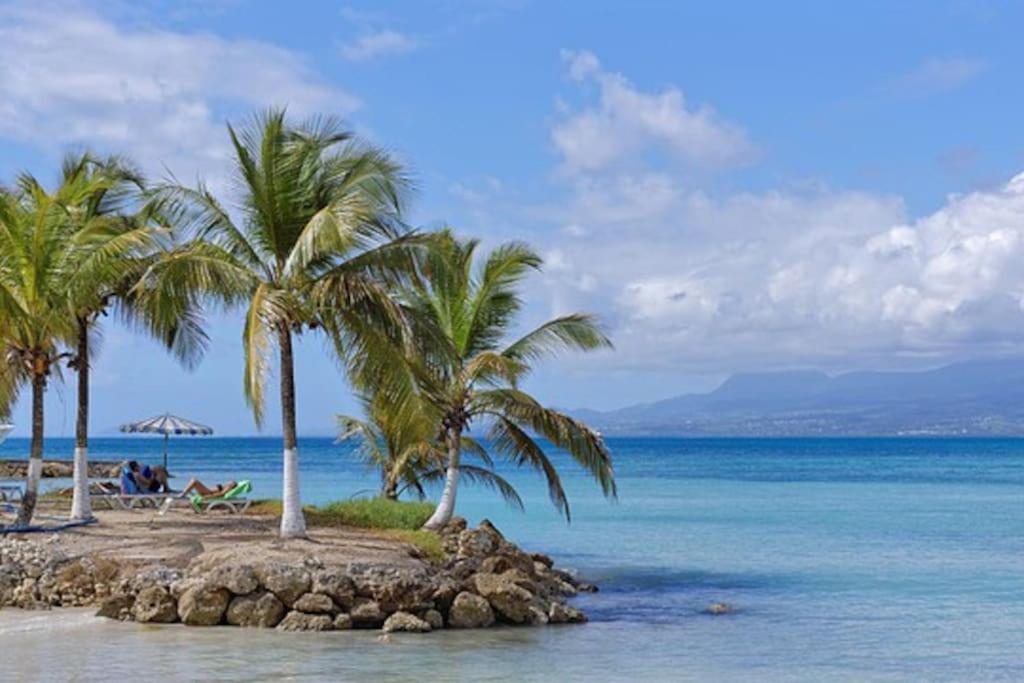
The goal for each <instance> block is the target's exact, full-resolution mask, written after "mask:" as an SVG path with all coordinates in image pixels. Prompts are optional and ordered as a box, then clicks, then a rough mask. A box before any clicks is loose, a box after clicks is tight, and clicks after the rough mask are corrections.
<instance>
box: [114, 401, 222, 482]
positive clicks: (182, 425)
mask: <svg viewBox="0 0 1024 683" xmlns="http://www.w3.org/2000/svg"><path fill="white" fill-rule="evenodd" d="M121 431H122V432H125V433H126V434H163V435H164V469H165V470H166V469H167V439H168V438H169V437H170V436H171V434H188V435H190V436H207V435H210V434H213V429H212V428H211V427H207V426H206V425H201V424H199V423H198V422H193V421H192V420H186V419H185V418H183V417H178V416H177V415H171V414H170V413H164V414H163V415H157V416H156V417H151V418H149V419H148V420H140V421H138V422H129V423H128V424H123V425H121Z"/></svg>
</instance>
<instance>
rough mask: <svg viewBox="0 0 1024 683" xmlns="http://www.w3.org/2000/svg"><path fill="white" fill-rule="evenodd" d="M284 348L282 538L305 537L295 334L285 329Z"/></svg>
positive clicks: (282, 352)
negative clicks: (296, 399) (294, 352)
mask: <svg viewBox="0 0 1024 683" xmlns="http://www.w3.org/2000/svg"><path fill="white" fill-rule="evenodd" d="M279 345H280V347H281V422H282V425H281V434H282V436H283V437H284V477H283V491H282V494H281V498H282V501H283V502H282V513H281V537H282V538H294V537H297V536H299V537H301V536H305V535H306V518H305V516H304V515H303V514H302V499H301V497H300V495H299V449H298V440H297V438H296V436H295V360H294V358H293V356H292V334H291V331H290V330H289V329H288V328H287V327H284V328H282V329H281V330H280V332H279Z"/></svg>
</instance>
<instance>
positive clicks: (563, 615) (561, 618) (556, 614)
mask: <svg viewBox="0 0 1024 683" xmlns="http://www.w3.org/2000/svg"><path fill="white" fill-rule="evenodd" d="M586 620H587V615H586V614H584V613H583V612H582V611H581V610H578V609H576V608H575V607H570V606H569V605H566V604H564V603H561V602H553V603H551V607H550V608H548V621H549V622H550V623H552V624H582V623H584V622H586Z"/></svg>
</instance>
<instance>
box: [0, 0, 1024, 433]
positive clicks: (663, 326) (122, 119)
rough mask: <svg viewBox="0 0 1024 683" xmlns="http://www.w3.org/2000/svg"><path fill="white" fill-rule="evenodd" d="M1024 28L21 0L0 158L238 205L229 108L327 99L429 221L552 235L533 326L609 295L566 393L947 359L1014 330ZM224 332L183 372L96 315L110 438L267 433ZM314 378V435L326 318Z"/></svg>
mask: <svg viewBox="0 0 1024 683" xmlns="http://www.w3.org/2000/svg"><path fill="white" fill-rule="evenodd" d="M1021 25H1024V6H1022V5H1020V4H1019V3H1008V2H1007V3H1003V2H988V3H986V2H898V3H897V2H877V3H874V2H860V3H847V4H846V5H845V6H842V5H840V4H839V3H820V2H778V3H752V2H715V3H697V2H692V3H670V2H634V3H602V2H589V3H540V2H527V1H523V2H518V1H511V0H507V1H503V2H493V3H490V2H482V1H481V2H470V1H458V0H448V1H440V2H415V3H413V2H409V3H349V4H339V3H328V2H303V3H298V4H297V7H296V6H295V5H294V4H289V3H270V2H258V3H257V2H252V3H248V2H241V1H230V0H229V1H224V2H216V1H214V2H198V1H196V2H186V3H170V2H168V3H159V2H142V3H127V2H125V3H102V4H100V3H95V4H89V3H57V4H54V3H49V2H22V1H21V0H13V1H12V2H5V3H0V92H2V93H3V98H2V100H0V178H3V179H5V180H6V179H10V178H11V177H13V175H14V174H15V173H16V172H17V171H19V170H21V169H28V170H31V171H32V172H33V173H35V174H37V175H39V176H40V177H42V178H52V177H53V175H54V174H55V170H56V164H57V162H58V160H59V158H60V156H61V154H62V153H63V152H64V151H65V150H67V149H69V148H72V147H76V146H81V145H89V146H91V147H94V148H97V149H101V150H104V151H117V152H121V153H125V154H128V155H130V156H132V157H134V158H135V159H137V160H138V162H139V163H140V164H141V165H143V166H144V167H145V168H146V170H147V171H148V172H149V174H150V175H152V176H154V177H160V176H162V175H163V174H164V173H166V172H167V170H170V171H172V172H173V173H175V174H176V175H177V176H178V177H179V178H180V179H184V180H189V179H193V178H195V177H197V176H201V177H203V178H205V179H207V180H208V181H209V182H210V183H211V184H212V185H213V186H214V188H216V189H217V190H218V192H222V193H225V195H226V196H229V195H228V194H227V193H228V192H229V189H228V183H227V177H226V168H227V166H226V164H225V155H226V153H227V150H226V143H227V140H226V137H225V134H224V122H225V121H227V120H237V119H239V118H241V117H244V116H245V115H246V114H248V113H250V112H252V111H254V110H256V109H259V108H261V107H264V106H267V105H271V104H285V103H286V104H288V105H289V107H290V109H291V111H293V112H294V113H295V114H296V115H304V114H308V113H313V112H328V113H336V114H340V115H343V116H344V117H345V118H346V119H347V120H348V121H349V122H350V124H351V126H352V127H353V128H354V129H355V130H357V131H359V132H360V133H361V134H363V135H365V136H366V137H368V138H370V139H372V140H374V141H375V142H377V143H378V144H382V145H384V146H386V147H388V148H389V149H391V150H393V151H394V152H395V153H396V154H397V155H399V156H400V157H401V158H402V159H403V160H405V161H406V162H407V163H408V165H409V167H410V169H411V170H412V172H413V174H414V177H415V179H416V183H417V187H418V191H417V195H416V199H415V202H414V204H413V206H412V210H411V214H410V220H411V221H412V222H413V223H415V224H417V225H422V226H432V225H437V224H439V223H443V222H447V223H449V224H451V225H453V226H454V227H456V228H457V229H458V230H460V231H462V232H464V233H467V234H473V235H477V236H480V237H481V238H483V239H484V242H485V244H487V245H493V244H496V243H498V242H500V241H502V240H507V239H525V240H528V241H529V242H531V243H532V244H533V245H534V246H535V247H536V248H537V249H538V250H539V251H540V252H541V253H542V254H544V255H545V258H546V261H547V268H546V269H545V272H544V274H543V275H540V276H538V277H537V278H535V279H534V281H533V282H531V284H530V286H529V299H530V305H529V308H528V311H527V314H526V319H525V320H524V324H529V323H535V322H539V321H541V320H542V319H543V318H545V317H547V316H550V315H552V314H555V313H563V312H567V311H569V310H576V309H584V310H591V311H595V312H597V313H599V314H601V316H602V318H603V319H604V320H605V322H606V325H607V327H608V329H609V332H610V333H611V335H612V337H613V340H614V341H615V342H616V347H617V348H616V350H615V351H614V352H608V353H601V354H597V355H594V356H591V357H587V358H570V359H563V360H559V361H555V362H551V363H549V364H546V365H544V366H543V367H542V368H540V370H539V372H538V373H537V375H536V377H535V378H534V379H533V380H532V387H531V388H532V389H533V390H534V391H536V392H537V393H538V394H539V395H540V396H541V397H543V398H544V399H545V400H547V401H549V402H551V403H554V404H557V405H562V406H587V407H596V408H611V407H617V406H621V405H625V404H628V403H632V402H637V401H643V400H653V399H656V398H661V397H665V396H669V395H673V394H677V393H682V392H685V391H690V390H704V389H707V388H710V387H713V386H714V385H715V384H716V383H717V382H718V381H720V380H721V379H722V377H724V376H725V375H727V374H729V373H732V372H737V371H746V370H758V369H761V370H767V369H782V368H794V367H816V368H821V369H823V370H826V371H830V372H837V371H842V370H848V369H854V368H917V367H930V366H934V365H938V364H942V363H945V362H948V361H951V360H958V359H964V358H974V357H982V356H998V355H1005V354H1016V353H1019V351H1020V348H1019V347H1020V346H1021V344H1022V342H1024V313H1022V311H1021V302H1022V300H1024V269H1022V268H1021V267H1020V266H1019V265H1018V264H1020V263H1021V262H1022V260H1021V257H1024V177H1021V178H1017V176H1018V174H1019V173H1021V171H1024V127H1022V126H1021V124H1020V122H1021V121H1022V120H1024V116H1022V114H1024V95H1022V94H1021V92H1020V88H1019V87H1017V85H1018V83H1019V80H1020V77H1019V72H1020V67H1021V66H1022V64H1024V43H1022V41H1020V36H1019V27H1020V26H1021ZM210 332H211V336H212V339H213V343H212V345H211V348H210V352H209V354H208V356H207V358H206V359H205V360H204V362H203V364H202V365H201V366H200V368H199V370H198V371H197V372H195V373H192V374H189V373H185V372H184V371H181V370H180V369H178V368H176V367H175V365H174V364H173V362H172V361H171V360H169V359H168V358H167V357H166V355H165V354H163V352H162V351H161V350H160V349H159V348H157V347H156V346H155V345H154V344H153V343H151V342H149V341H147V340H145V339H141V338H139V337H137V336H134V335H132V334H131V333H129V332H128V331H126V330H123V329H118V328H117V327H115V326H108V327H106V328H105V330H104V343H103V348H102V352H101V355H100V356H99V357H98V358H97V360H96V361H95V364H94V365H95V368H96V371H95V376H96V379H95V382H94V384H95V387H94V396H95V401H94V414H93V419H92V426H93V431H94V433H96V434H103V433H109V432H110V431H111V430H112V429H114V428H115V427H116V425H117V424H118V423H119V422H121V421H124V420H126V419H130V418H137V417H143V416H147V415H149V414H152V413H159V412H163V411H164V410H172V411H175V412H179V413H181V414H184V415H186V416H190V417H195V418H197V419H203V420H205V421H207V422H209V423H210V424H212V425H213V426H214V427H215V428H216V429H217V430H218V432H219V433H222V434H245V433H252V432H253V431H254V427H253V424H252V421H251V419H250V417H249V415H248V413H247V412H246V408H245V406H244V403H243V401H242V398H241V349H240V342H239V338H240V322H239V319H238V316H237V315H223V316H220V315H218V316H213V317H212V319H211V321H210ZM297 380H298V386H299V413H300V419H299V426H300V431H301V432H302V433H305V434H324V433H329V432H330V430H331V425H332V416H333V415H334V414H335V413H337V412H343V411H351V410H353V409H354V405H353V402H352V401H351V399H350V397H349V393H348V390H347V388H346V387H345V385H344V382H343V380H342V378H341V376H340V374H339V373H338V372H337V370H336V368H335V367H334V365H333V363H332V361H331V360H330V359H329V357H328V356H327V354H326V353H325V349H324V347H323V345H322V343H321V342H320V341H319V340H317V339H315V338H310V339H305V340H303V342H302V344H301V350H300V358H299V367H298V378H297ZM73 398H74V389H73V384H70V385H67V386H64V387H63V388H62V387H61V386H60V385H59V384H58V385H56V386H54V388H53V391H51V396H50V399H49V411H50V412H49V424H48V429H47V432H48V434H51V435H54V436H62V435H65V436H67V435H71V434H72V433H73V426H74V410H73V403H74V400H73ZM15 419H16V421H17V423H18V424H19V425H22V426H19V429H18V432H19V433H25V432H24V425H26V424H27V405H25V404H24V403H23V404H22V405H20V406H19V407H18V409H17V411H16V412H15ZM276 425H277V417H276V412H275V411H271V413H270V415H269V416H268V428H267V432H268V433H276V432H277V431H278V430H277V427H276Z"/></svg>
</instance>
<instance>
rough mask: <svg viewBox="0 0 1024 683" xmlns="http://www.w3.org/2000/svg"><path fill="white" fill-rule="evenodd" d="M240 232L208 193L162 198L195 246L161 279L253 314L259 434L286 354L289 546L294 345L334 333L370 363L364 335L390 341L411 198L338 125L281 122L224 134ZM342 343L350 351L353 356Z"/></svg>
mask: <svg viewBox="0 0 1024 683" xmlns="http://www.w3.org/2000/svg"><path fill="white" fill-rule="evenodd" d="M228 133H229V136H230V138H231V144H232V148H233V151H234V159H233V161H234V167H235V176H236V185H237V190H238V193H237V196H236V200H237V204H236V205H235V208H236V209H237V212H238V215H239V217H240V218H241V219H242V222H241V224H237V223H236V222H235V220H234V218H233V217H232V215H231V212H230V211H229V210H228V209H227V208H226V206H225V205H224V204H222V203H221V202H220V201H218V200H217V198H215V197H214V196H213V194H212V193H211V192H210V191H209V190H207V189H206V188H205V187H204V186H202V185H200V186H199V187H198V188H195V189H192V188H187V187H183V186H181V185H178V184H169V185H165V186H163V187H161V188H158V189H157V191H156V197H157V198H158V199H159V200H160V201H161V208H162V210H164V211H166V212H167V213H168V215H169V216H171V217H172V218H173V220H174V221H175V223H176V224H177V225H179V226H181V227H183V228H185V229H186V230H187V231H190V232H193V233H195V234H196V235H197V238H198V242H197V243H196V245H195V247H194V249H193V250H192V252H191V254H190V255H189V256H188V258H185V256H182V258H180V259H170V260H168V261H166V262H165V263H164V264H163V265H162V266H161V268H160V271H161V272H162V273H163V275H167V274H168V273H175V274H176V275H175V278H176V279H180V278H184V279H183V280H181V281H182V282H187V283H188V285H187V286H188V287H189V288H191V289H194V290H205V291H207V292H209V293H210V294H211V295H214V296H216V297H218V298H219V299H221V300H223V301H224V302H226V303H228V304H239V303H244V304H245V305H246V306H247V311H246V314H245V326H244V330H243V332H242V344H243V349H244V354H245V375H244V378H243V380H244V381H243V387H244V392H245V397H246V400H247V401H248V403H249V405H250V406H251V408H252V410H253V415H254V418H255V420H256V423H257V426H261V425H262V423H263V414H264V385H265V383H266V376H267V371H268V360H269V359H268V354H269V351H270V347H271V345H272V344H275V343H276V345H277V350H278V354H279V375H280V397H281V421H282V430H281V431H282V436H283V446H284V458H283V460H284V464H283V470H284V476H283V495H282V498H283V514H282V517H281V536H283V537H292V536H302V535H304V534H305V527H306V524H305V518H304V517H303V514H302V506H301V501H300V497H299V470H298V448H297V446H298V444H297V438H296V423H295V410H296V407H295V371H294V356H293V349H292V343H293V338H294V335H296V334H301V333H302V332H303V331H306V330H311V329H318V328H326V330H327V331H328V333H329V334H330V336H331V338H332V339H333V341H334V342H335V346H336V347H337V348H338V349H339V350H340V351H341V353H342V354H348V353H352V354H356V350H357V349H358V352H359V353H362V352H364V351H366V352H372V350H373V345H372V344H362V345H361V344H360V343H359V339H361V338H362V331H371V330H374V329H378V330H379V329H382V328H381V326H378V325H375V324H374V323H375V322H379V323H380V324H381V325H382V326H384V327H386V328H387V329H393V328H394V327H395V326H397V325H398V323H399V322H400V318H401V316H400V310H399V309H398V307H397V306H396V305H394V303H393V302H392V301H391V299H390V296H389V288H388V287H387V286H386V284H385V282H384V281H383V280H384V279H386V278H387V276H388V275H389V274H390V273H392V272H393V271H395V270H396V269H400V268H402V267H403V265H404V264H406V263H407V262H408V260H409V253H408V252H409V247H410V245H412V244H414V243H415V241H416V239H417V238H416V237H415V236H413V235H409V234H401V233H400V231H399V229H398V228H397V227H396V226H397V225H398V218H399V215H400V212H401V209H402V204H403V197H404V195H405V193H406V190H407V189H408V181H407V180H406V178H405V176H404V174H403V172H402V169H401V168H400V166H399V165H398V164H397V163H396V162H395V161H394V160H393V159H392V158H391V157H390V156H389V155H388V154H386V153H385V152H383V151H381V150H379V149H376V148H373V147H371V146H369V145H366V144H361V143H359V142H358V141H356V140H355V139H354V137H353V135H352V133H350V132H348V131H347V130H345V129H344V128H343V127H342V126H341V124H340V123H339V122H338V121H337V120H335V119H332V118H316V119H312V120H310V121H307V122H304V123H300V124H293V123H291V122H290V121H288V120H287V119H286V116H285V112H284V110H270V111H268V112H266V113H264V114H261V115H258V116H256V117H255V118H254V119H253V120H252V121H251V122H249V123H248V124H246V125H245V126H243V127H242V128H240V129H237V130H236V129H235V128H234V127H233V126H230V125H229V126H228ZM346 343H349V344H348V347H347V348H346Z"/></svg>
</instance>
